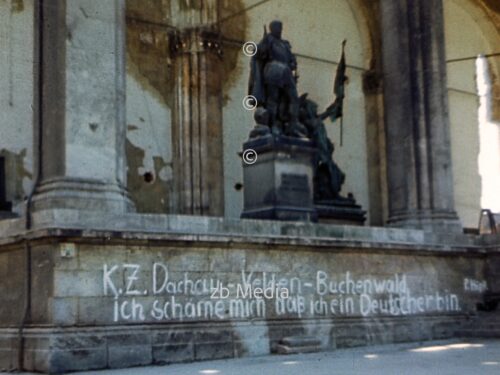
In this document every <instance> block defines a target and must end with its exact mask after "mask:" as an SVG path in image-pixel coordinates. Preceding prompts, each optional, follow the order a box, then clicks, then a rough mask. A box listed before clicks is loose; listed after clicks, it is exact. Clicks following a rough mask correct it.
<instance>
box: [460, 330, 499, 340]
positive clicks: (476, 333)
mask: <svg viewBox="0 0 500 375" xmlns="http://www.w3.org/2000/svg"><path fill="white" fill-rule="evenodd" d="M456 335H457V336H460V337H480V338H500V329H496V330H491V329H460V330H458V331H457V332H456Z"/></svg>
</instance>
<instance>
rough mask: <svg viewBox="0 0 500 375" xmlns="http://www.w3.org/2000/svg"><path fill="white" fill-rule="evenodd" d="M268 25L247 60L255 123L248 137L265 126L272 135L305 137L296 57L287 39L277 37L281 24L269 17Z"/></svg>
mask: <svg viewBox="0 0 500 375" xmlns="http://www.w3.org/2000/svg"><path fill="white" fill-rule="evenodd" d="M269 29H270V33H269V34H268V33H267V31H265V33H264V38H263V39H262V40H261V41H260V43H259V44H258V46H257V53H256V54H255V55H254V56H253V57H252V61H251V73H250V79H249V87H248V91H249V95H253V96H254V97H255V98H256V99H257V104H258V108H257V111H256V113H255V120H256V122H257V124H258V126H257V127H256V130H254V131H253V132H252V133H251V134H250V137H253V136H257V135H262V134H263V133H268V132H269V129H271V131H272V133H273V134H275V135H280V134H284V135H288V136H296V137H305V136H306V133H307V132H306V129H305V128H304V126H303V125H302V124H300V123H299V116H298V112H299V100H298V94H297V73H296V71H297V60H296V58H295V55H294V54H293V53H292V50H291V45H290V43H289V42H288V41H286V40H284V39H282V38H281V34H282V31H283V24H282V23H281V22H280V21H272V22H271V24H270V25H269ZM259 125H260V126H259Z"/></svg>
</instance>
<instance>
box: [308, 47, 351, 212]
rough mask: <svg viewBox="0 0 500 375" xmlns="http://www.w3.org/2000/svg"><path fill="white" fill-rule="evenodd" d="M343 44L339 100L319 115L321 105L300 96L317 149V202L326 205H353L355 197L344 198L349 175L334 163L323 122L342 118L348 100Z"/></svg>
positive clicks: (337, 86)
mask: <svg viewBox="0 0 500 375" xmlns="http://www.w3.org/2000/svg"><path fill="white" fill-rule="evenodd" d="M345 44H346V41H343V42H342V57H341V59H340V62H339V65H338V67H337V73H336V76H335V82H334V87H333V92H334V94H335V96H336V98H335V101H334V102H333V103H332V104H330V106H328V108H327V109H326V110H325V111H324V112H323V113H321V114H318V105H317V104H316V103H315V102H314V101H312V100H310V99H308V98H307V94H304V95H302V96H301V97H300V112H299V113H300V116H299V119H300V121H301V122H302V123H303V124H304V125H305V126H306V129H307V132H308V136H309V138H311V140H312V141H313V142H314V144H315V147H316V160H315V162H314V169H315V170H314V200H315V202H323V203H329V204H332V203H337V204H338V203H341V202H344V203H347V202H349V203H352V204H354V199H353V198H352V197H348V198H344V197H342V196H341V195H340V191H341V189H342V185H343V184H344V181H345V174H344V172H342V170H341V169H340V168H339V166H338V165H337V163H335V161H334V160H333V151H334V145H333V143H332V141H330V139H329V138H328V134H327V132H326V128H325V124H324V123H323V121H324V120H325V119H327V118H329V119H330V120H331V121H332V122H334V121H335V120H336V119H338V118H341V117H342V108H343V101H344V98H345V84H346V82H347V80H348V79H347V76H346V75H345V71H346V62H345V54H344V47H345Z"/></svg>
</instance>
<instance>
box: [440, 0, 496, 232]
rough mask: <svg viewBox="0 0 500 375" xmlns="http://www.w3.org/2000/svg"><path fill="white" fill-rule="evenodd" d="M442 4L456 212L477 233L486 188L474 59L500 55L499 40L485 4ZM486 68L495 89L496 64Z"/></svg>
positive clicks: (466, 0) (460, 0) (456, 0)
mask: <svg viewBox="0 0 500 375" xmlns="http://www.w3.org/2000/svg"><path fill="white" fill-rule="evenodd" d="M444 3H445V27H446V52H447V60H448V63H447V71H448V96H449V105H450V127H451V129H450V130H451V143H452V148H451V149H452V162H453V174H454V185H455V192H454V193H455V207H456V210H457V212H458V214H459V216H460V218H461V220H462V222H463V224H464V227H477V221H478V217H479V210H480V209H481V195H482V191H483V188H484V187H483V186H482V184H483V181H482V179H481V176H480V171H479V168H478V156H479V153H480V149H481V144H480V127H479V117H478V115H479V113H478V110H479V98H478V95H477V85H476V61H475V58H474V57H475V56H477V55H479V54H491V53H494V52H500V51H495V48H498V46H500V35H499V32H498V30H499V29H498V25H497V24H496V23H495V20H494V19H493V18H492V13H490V11H489V10H488V9H490V8H487V4H486V2H484V1H471V0H449V1H445V2H444ZM467 58H469V59H467ZM489 62H490V68H491V73H492V76H493V78H494V80H495V79H496V84H497V85H498V76H499V75H498V73H499V68H500V58H496V59H489Z"/></svg>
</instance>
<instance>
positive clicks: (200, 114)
mask: <svg viewBox="0 0 500 375" xmlns="http://www.w3.org/2000/svg"><path fill="white" fill-rule="evenodd" d="M215 3H216V2H215V1H213V0H210V1H207V2H203V3H201V4H202V5H203V6H202V7H200V8H199V9H198V8H195V9H187V10H186V9H177V10H175V9H174V14H175V18H176V19H177V21H178V22H179V25H178V27H179V28H178V31H177V32H176V33H175V35H173V36H172V38H171V41H170V44H171V49H172V53H173V55H174V61H175V70H176V73H175V80H176V82H175V85H176V102H175V110H174V113H173V119H174V121H173V125H174V126H173V129H172V143H173V150H174V175H175V178H176V181H177V182H176V188H175V190H176V201H175V202H176V212H178V213H181V214H188V215H210V216H222V215H223V214H224V174H223V141H222V82H221V72H220V69H221V65H222V64H221V57H222V56H221V54H222V46H221V44H220V40H219V33H218V30H217V29H216V28H215V27H214V26H209V25H210V24H213V22H214V21H215V19H216V15H217V12H216V10H217V8H216V6H215Z"/></svg>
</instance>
